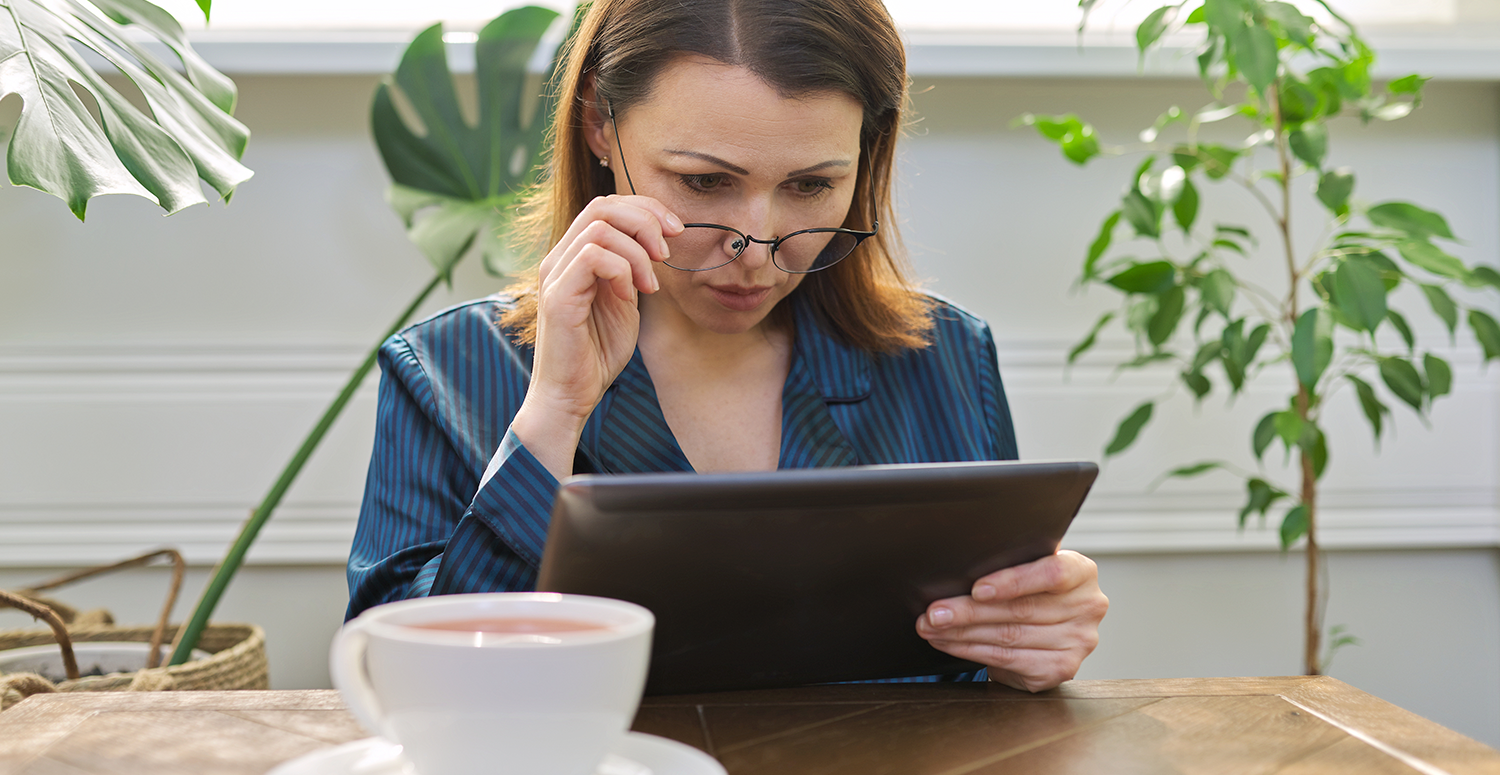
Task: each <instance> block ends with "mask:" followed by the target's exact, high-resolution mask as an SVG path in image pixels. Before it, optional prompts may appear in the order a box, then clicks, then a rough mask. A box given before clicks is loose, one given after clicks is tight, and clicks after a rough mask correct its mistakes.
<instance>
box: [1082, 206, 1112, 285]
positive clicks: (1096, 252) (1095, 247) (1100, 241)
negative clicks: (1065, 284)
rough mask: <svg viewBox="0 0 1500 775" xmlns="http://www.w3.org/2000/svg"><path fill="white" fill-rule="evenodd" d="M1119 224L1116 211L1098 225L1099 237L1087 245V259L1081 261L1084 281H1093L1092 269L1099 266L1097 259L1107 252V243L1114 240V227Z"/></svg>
mask: <svg viewBox="0 0 1500 775" xmlns="http://www.w3.org/2000/svg"><path fill="white" fill-rule="evenodd" d="M1119 223H1120V211H1119V210H1116V211H1114V212H1112V213H1110V214H1109V217H1108V218H1105V219H1104V223H1102V224H1100V225H1099V236H1097V237H1094V241H1093V243H1092V244H1090V245H1089V255H1088V258H1086V259H1084V261H1083V279H1084V280H1092V279H1094V267H1096V266H1098V265H1099V258H1100V257H1101V256H1103V255H1104V251H1106V250H1109V243H1110V241H1111V240H1113V239H1114V234H1115V226H1116V225H1118V224H1119Z"/></svg>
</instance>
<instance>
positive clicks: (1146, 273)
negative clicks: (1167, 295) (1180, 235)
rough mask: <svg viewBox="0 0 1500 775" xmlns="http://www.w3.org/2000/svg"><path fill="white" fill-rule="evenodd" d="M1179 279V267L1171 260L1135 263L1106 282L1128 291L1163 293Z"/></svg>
mask: <svg viewBox="0 0 1500 775" xmlns="http://www.w3.org/2000/svg"><path fill="white" fill-rule="evenodd" d="M1176 279H1177V267H1176V266H1173V265H1172V262H1170V261H1150V262H1147V263H1143V264H1134V265H1132V266H1131V267H1130V268H1128V269H1126V270H1125V271H1123V272H1120V273H1119V274H1117V275H1115V276H1114V277H1111V278H1109V279H1108V280H1107V281H1106V282H1108V283H1109V284H1110V285H1113V286H1114V287H1116V288H1119V289H1120V290H1122V291H1124V292H1126V293H1161V292H1163V291H1165V290H1167V289H1168V288H1171V287H1172V286H1173V285H1174V284H1175V283H1176Z"/></svg>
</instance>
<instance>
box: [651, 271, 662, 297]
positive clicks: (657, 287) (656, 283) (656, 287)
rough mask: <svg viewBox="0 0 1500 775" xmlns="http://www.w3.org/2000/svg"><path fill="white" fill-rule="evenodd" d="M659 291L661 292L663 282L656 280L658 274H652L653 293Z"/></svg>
mask: <svg viewBox="0 0 1500 775" xmlns="http://www.w3.org/2000/svg"><path fill="white" fill-rule="evenodd" d="M659 290H661V280H658V279H656V273H655V272H652V273H651V292H652V293H656V292H657V291H659Z"/></svg>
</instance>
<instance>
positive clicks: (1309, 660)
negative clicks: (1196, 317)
mask: <svg viewBox="0 0 1500 775" xmlns="http://www.w3.org/2000/svg"><path fill="white" fill-rule="evenodd" d="M1277 86H1279V84H1277V85H1273V87H1272V89H1271V90H1270V93H1269V94H1267V95H1266V101H1267V102H1268V103H1270V106H1271V110H1272V112H1273V115H1274V116H1275V121H1276V160H1277V161H1278V162H1279V163H1280V169H1281V214H1280V218H1279V221H1278V225H1279V226H1280V230H1281V244H1282V248H1283V249H1284V250H1285V251H1286V270H1287V276H1288V281H1289V282H1288V287H1287V296H1286V326H1287V330H1288V331H1294V330H1295V329H1296V327H1297V317H1298V315H1299V312H1300V310H1299V309H1298V306H1299V305H1298V303H1297V291H1298V286H1299V284H1300V283H1301V281H1302V274H1301V272H1299V271H1298V269H1297V254H1296V251H1295V249H1294V248H1293V247H1292V159H1291V154H1290V153H1289V152H1288V148H1287V134H1286V124H1285V122H1284V121H1283V120H1282V116H1281V100H1280V89H1279V88H1277ZM1290 339H1291V338H1290V337H1288V341H1290ZM1293 379H1295V380H1297V403H1296V405H1297V415H1298V416H1299V417H1301V418H1302V421H1303V423H1307V422H1309V415H1310V414H1311V412H1312V405H1313V399H1314V396H1313V394H1312V391H1311V390H1310V389H1309V388H1308V387H1307V386H1306V385H1303V384H1302V382H1301V380H1300V379H1299V378H1297V377H1295V376H1294V377H1293ZM1297 457H1298V459H1299V461H1300V462H1301V464H1302V507H1303V509H1304V510H1305V511H1306V513H1307V610H1306V613H1305V615H1304V618H1303V627H1304V629H1305V632H1304V641H1303V652H1302V658H1303V670H1304V672H1305V673H1306V674H1307V675H1319V674H1320V672H1321V671H1320V670H1319V664H1318V662H1319V660H1318V650H1319V640H1320V639H1321V638H1320V636H1321V635H1322V631H1323V622H1322V618H1323V617H1322V611H1321V610H1320V609H1321V606H1320V605H1319V604H1318V603H1319V600H1320V595H1319V593H1318V587H1319V583H1320V581H1321V577H1320V575H1319V572H1318V562H1319V560H1320V559H1321V558H1320V557H1319V554H1318V532H1317V525H1318V522H1317V518H1318V475H1317V471H1316V470H1315V469H1314V466H1313V460H1312V456H1311V455H1310V454H1309V453H1308V450H1307V449H1305V448H1304V449H1302V450H1301V451H1299V452H1298V455H1297Z"/></svg>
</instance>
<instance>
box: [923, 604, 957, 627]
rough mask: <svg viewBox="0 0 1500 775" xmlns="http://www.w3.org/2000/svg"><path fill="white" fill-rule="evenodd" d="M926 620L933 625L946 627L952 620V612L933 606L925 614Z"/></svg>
mask: <svg viewBox="0 0 1500 775" xmlns="http://www.w3.org/2000/svg"><path fill="white" fill-rule="evenodd" d="M927 621H929V622H931V623H932V626H934V627H946V626H948V624H949V623H950V622H952V621H953V612H952V611H950V610H948V609H946V608H934V609H932V611H931V613H928V614H927Z"/></svg>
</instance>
